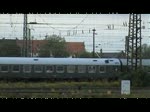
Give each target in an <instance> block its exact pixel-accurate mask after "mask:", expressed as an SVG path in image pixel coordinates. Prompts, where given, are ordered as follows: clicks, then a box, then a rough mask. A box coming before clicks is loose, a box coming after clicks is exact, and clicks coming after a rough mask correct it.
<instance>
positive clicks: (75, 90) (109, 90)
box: [0, 87, 150, 98]
mask: <svg viewBox="0 0 150 112" xmlns="http://www.w3.org/2000/svg"><path fill="white" fill-rule="evenodd" d="M135 94H136V95H138V96H139V97H140V96H141V95H143V94H144V96H143V97H145V96H146V97H150V88H131V95H133V96H134V95H135ZM34 95H35V96H34ZM1 96H2V97H7V96H8V97H17V98H18V97H27V98H31V97H33V96H34V97H42V98H43V97H50V98H51V97H53V98H57V97H60V98H61V97H103V96H104V97H109V96H110V97H111V96H113V97H122V96H121V88H120V87H63V88H38V87H36V88H0V97H1ZM141 97H142V96H141Z"/></svg>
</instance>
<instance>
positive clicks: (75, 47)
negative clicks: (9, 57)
mask: <svg viewBox="0 0 150 112" xmlns="http://www.w3.org/2000/svg"><path fill="white" fill-rule="evenodd" d="M16 42H17V45H19V46H20V47H23V40H16ZM46 42H47V41H46V40H33V41H32V42H31V48H32V51H31V52H32V55H33V56H35V57H36V56H38V53H39V48H40V47H41V46H42V45H43V44H46ZM66 49H67V51H68V52H69V53H70V54H71V56H76V54H80V53H82V52H84V51H85V46H84V42H66Z"/></svg>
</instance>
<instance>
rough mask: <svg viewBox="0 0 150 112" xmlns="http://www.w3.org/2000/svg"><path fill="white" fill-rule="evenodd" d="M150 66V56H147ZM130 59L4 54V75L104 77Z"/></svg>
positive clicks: (0, 65)
mask: <svg viewBox="0 0 150 112" xmlns="http://www.w3.org/2000/svg"><path fill="white" fill-rule="evenodd" d="M142 63H143V66H144V67H145V68H147V69H149V68H150V60H149V59H143V60H142ZM126 65H127V62H126V59H117V58H37V57H27V58H26V57H0V79H48V80H51V79H53V80H57V79H63V80H64V79H103V78H110V79H111V78H112V79H113V78H114V79H115V78H117V77H118V74H119V73H120V72H122V71H123V70H124V68H125V67H126Z"/></svg>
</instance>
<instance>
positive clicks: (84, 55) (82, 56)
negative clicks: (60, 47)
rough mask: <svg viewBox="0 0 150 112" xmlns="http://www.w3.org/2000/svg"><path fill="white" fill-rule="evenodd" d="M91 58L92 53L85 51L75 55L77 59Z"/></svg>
mask: <svg viewBox="0 0 150 112" xmlns="http://www.w3.org/2000/svg"><path fill="white" fill-rule="evenodd" d="M92 56H93V55H92V53H90V52H87V51H85V52H82V53H80V54H78V55H77V57H79V58H92Z"/></svg>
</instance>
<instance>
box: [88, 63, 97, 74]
mask: <svg viewBox="0 0 150 112" xmlns="http://www.w3.org/2000/svg"><path fill="white" fill-rule="evenodd" d="M88 73H96V66H93V65H89V66H88Z"/></svg>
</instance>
